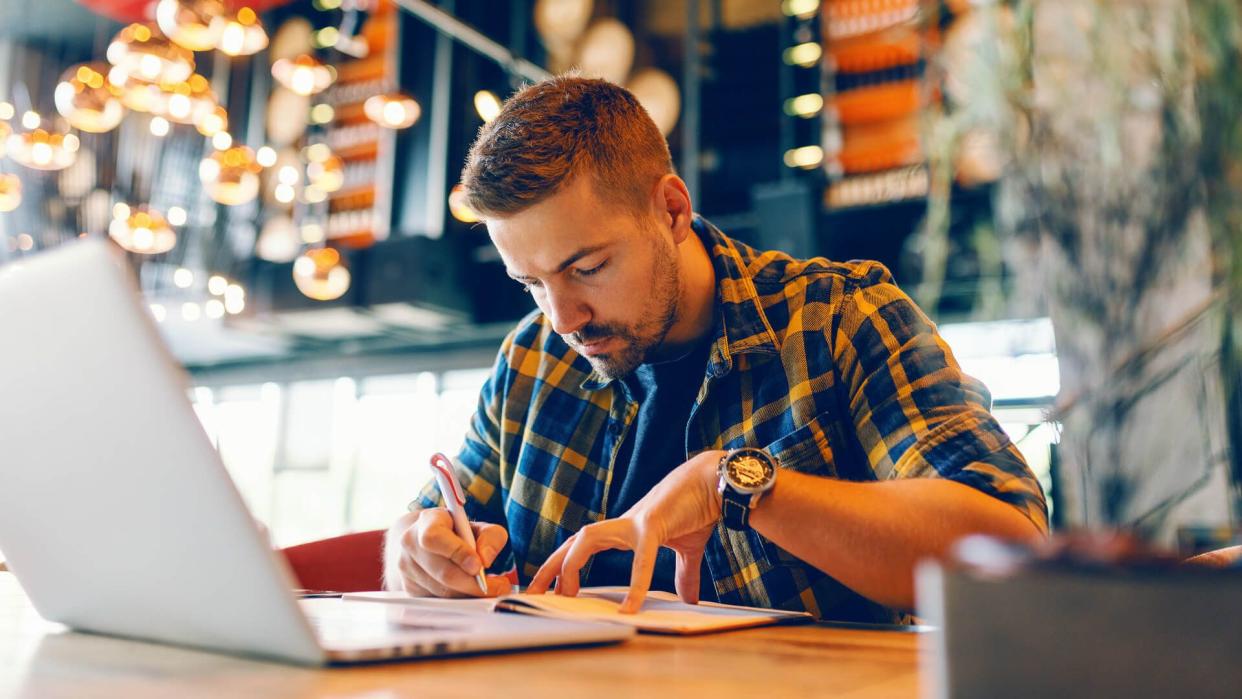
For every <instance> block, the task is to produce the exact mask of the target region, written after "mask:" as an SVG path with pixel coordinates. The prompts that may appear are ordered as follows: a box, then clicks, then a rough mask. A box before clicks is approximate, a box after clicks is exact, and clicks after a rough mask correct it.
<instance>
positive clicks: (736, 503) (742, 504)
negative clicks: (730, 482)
mask: <svg viewBox="0 0 1242 699" xmlns="http://www.w3.org/2000/svg"><path fill="white" fill-rule="evenodd" d="M720 496H721V497H720V514H721V518H722V519H723V520H724V524H725V526H726V527H728V528H729V529H738V530H745V529H749V528H750V499H751V496H750V494H749V493H739V492H737V491H736V490H734V489H732V488H729V487H727V486H726V487H725V489H724V491H723V492H722V493H721V494H720Z"/></svg>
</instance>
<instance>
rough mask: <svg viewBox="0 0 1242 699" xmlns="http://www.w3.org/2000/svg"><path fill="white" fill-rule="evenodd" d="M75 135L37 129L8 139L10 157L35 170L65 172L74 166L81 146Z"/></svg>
mask: <svg viewBox="0 0 1242 699" xmlns="http://www.w3.org/2000/svg"><path fill="white" fill-rule="evenodd" d="M80 145H81V144H80V142H79V141H78V137H77V136H74V135H73V134H58V133H48V132H47V131H44V130H43V129H35V130H34V131H27V132H26V133H20V134H13V135H11V136H9V138H8V153H9V157H10V158H12V159H13V160H15V161H17V162H18V163H19V164H21V165H25V166H26V167H28V168H32V169H34V170H64V169H65V168H67V167H69V166H70V165H72V164H73V161H74V159H75V158H76V157H77V153H78V147H79V146H80Z"/></svg>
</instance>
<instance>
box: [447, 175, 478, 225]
mask: <svg viewBox="0 0 1242 699" xmlns="http://www.w3.org/2000/svg"><path fill="white" fill-rule="evenodd" d="M448 206H449V213H451V214H453V218H455V219H457V220H458V221H461V222H462V223H478V222H479V221H482V220H483V219H482V218H480V217H479V215H478V214H477V213H475V211H474V209H472V208H470V205H469V204H467V203H466V188H465V187H463V186H461V185H460V184H455V185H453V190H452V191H451V192H449V197H448Z"/></svg>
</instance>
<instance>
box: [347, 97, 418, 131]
mask: <svg viewBox="0 0 1242 699" xmlns="http://www.w3.org/2000/svg"><path fill="white" fill-rule="evenodd" d="M362 110H363V111H364V112H366V115H367V118H368V119H370V120H371V121H374V122H375V123H377V124H379V125H380V126H384V127H387V128H390V129H404V128H406V127H409V126H413V125H414V122H416V121H418V117H419V116H420V115H421V114H422V113H423V110H422V108H420V107H419V106H418V102H415V101H414V98H413V97H407V96H405V95H402V94H400V93H396V94H391V95H375V96H373V97H368V98H367V101H366V102H364V103H363V105H362Z"/></svg>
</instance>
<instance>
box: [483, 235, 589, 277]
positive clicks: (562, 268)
mask: <svg viewBox="0 0 1242 699" xmlns="http://www.w3.org/2000/svg"><path fill="white" fill-rule="evenodd" d="M608 246H609V244H608V243H605V244H603V245H590V246H588V247H585V248H582V249H581V250H578V251H577V252H575V253H574V254H572V255H570V256H569V257H567V258H565V261H564V262H561V263H560V264H559V265H557V266H556V273H557V274H560V273H561V272H564V271H565V270H566V269H568V268H569V266H570V265H572V264H573V263H575V262H577V261H578V260H581V259H582V258H584V257H586V256H587V255H592V254H594V253H597V252H599V251H600V250H603V249H604V248H606V247H608ZM505 274H507V275H509V278H510V279H515V280H517V281H519V282H521V281H529V280H531V279H534V277H528V276H526V275H524V274H515V273H514V272H513V271H512V270H510V269H509V268H508V267H506V268H505Z"/></svg>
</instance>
